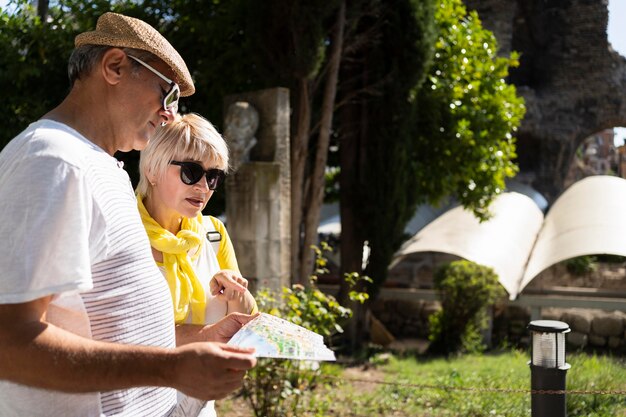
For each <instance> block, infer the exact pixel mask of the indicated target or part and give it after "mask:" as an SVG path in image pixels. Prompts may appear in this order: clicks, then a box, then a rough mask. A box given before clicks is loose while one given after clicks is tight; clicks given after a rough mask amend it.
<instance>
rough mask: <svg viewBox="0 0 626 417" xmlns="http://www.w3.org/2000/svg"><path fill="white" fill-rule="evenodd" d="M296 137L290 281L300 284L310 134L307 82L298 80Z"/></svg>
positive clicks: (292, 162) (293, 160)
mask: <svg viewBox="0 0 626 417" xmlns="http://www.w3.org/2000/svg"><path fill="white" fill-rule="evenodd" d="M297 94H298V97H297V101H296V103H297V108H296V116H295V118H296V129H297V130H296V134H295V135H294V136H293V138H292V140H291V281H292V283H294V284H295V283H302V282H304V281H306V277H304V276H301V275H300V253H301V252H300V243H301V240H302V239H301V232H300V230H301V229H300V224H301V222H302V208H303V204H302V200H303V193H302V190H303V187H304V171H305V168H306V162H307V148H308V146H309V136H310V132H311V99H310V97H309V80H308V79H306V78H300V80H299V83H298V91H297Z"/></svg>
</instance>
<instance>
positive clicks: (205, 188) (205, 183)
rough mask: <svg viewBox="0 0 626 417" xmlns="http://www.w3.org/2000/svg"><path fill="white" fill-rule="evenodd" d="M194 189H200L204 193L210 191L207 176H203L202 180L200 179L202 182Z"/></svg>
mask: <svg viewBox="0 0 626 417" xmlns="http://www.w3.org/2000/svg"><path fill="white" fill-rule="evenodd" d="M194 187H198V188H199V189H200V190H202V191H204V192H206V191H208V190H209V183H208V181H207V179H206V174H204V175H202V178H200V181H198V182H197V183H195V184H194Z"/></svg>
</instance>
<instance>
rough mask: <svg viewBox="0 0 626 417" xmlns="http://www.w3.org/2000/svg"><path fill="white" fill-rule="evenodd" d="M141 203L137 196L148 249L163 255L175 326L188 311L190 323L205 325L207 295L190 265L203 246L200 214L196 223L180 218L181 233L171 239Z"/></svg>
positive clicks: (183, 319) (169, 233)
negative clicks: (149, 247)
mask: <svg viewBox="0 0 626 417" xmlns="http://www.w3.org/2000/svg"><path fill="white" fill-rule="evenodd" d="M143 199H144V197H143V196H142V195H139V194H138V195H137V207H138V208H139V213H140V214H141V221H142V222H143V225H144V227H145V228H146V232H147V233H148V238H149V239H150V245H152V247H153V248H154V249H156V250H158V251H159V252H161V253H163V266H164V267H165V279H166V281H167V284H168V285H169V287H170V293H171V294H172V301H173V303H174V318H175V320H176V323H177V324H180V323H184V322H185V320H186V319H187V316H188V315H189V308H190V307H191V322H192V323H193V324H204V312H205V308H206V294H205V292H204V287H203V286H202V284H201V283H200V281H199V280H198V277H197V276H196V273H195V271H194V270H193V266H192V264H191V260H192V259H194V260H195V259H196V258H197V257H198V256H199V254H200V251H201V249H202V244H203V243H204V238H203V235H202V232H201V230H203V229H202V214H199V215H198V217H196V218H195V219H188V218H186V217H183V221H182V223H181V225H180V231H179V232H178V233H177V234H176V235H174V234H173V233H172V232H170V231H169V230H166V229H164V228H163V227H161V225H160V224H159V223H157V222H156V220H154V219H153V218H152V217H151V216H150V214H149V213H148V210H146V208H145V206H144V205H143ZM194 248H197V250H196V252H195V253H194V254H193V255H192V257H191V259H190V257H189V254H188V252H189V251H190V250H192V249H194Z"/></svg>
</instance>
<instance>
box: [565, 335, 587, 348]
mask: <svg viewBox="0 0 626 417" xmlns="http://www.w3.org/2000/svg"><path fill="white" fill-rule="evenodd" d="M566 339H567V343H568V344H570V345H571V346H574V347H577V348H584V347H585V346H587V343H588V342H589V337H588V336H587V333H581V332H571V333H568V334H567V335H566Z"/></svg>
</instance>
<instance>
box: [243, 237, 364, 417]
mask: <svg viewBox="0 0 626 417" xmlns="http://www.w3.org/2000/svg"><path fill="white" fill-rule="evenodd" d="M314 249H315V252H316V270H315V274H314V275H312V276H311V277H310V279H309V286H307V287H305V286H302V285H300V284H294V285H292V286H291V287H283V289H282V293H281V294H278V295H276V294H273V293H272V291H270V290H268V289H262V290H259V291H258V292H257V295H256V301H257V304H258V306H259V310H260V311H263V312H266V313H269V314H272V315H274V316H278V317H281V318H283V319H285V320H288V321H290V322H292V323H295V324H298V325H300V326H302V327H304V328H307V329H309V330H312V331H314V332H316V333H319V334H321V335H323V336H324V338H325V341H326V344H327V345H329V346H332V341H331V336H332V335H334V334H336V333H343V329H342V327H341V324H340V322H341V321H342V320H344V319H347V318H349V317H350V316H351V315H352V311H351V310H350V309H349V308H346V307H343V306H341V305H340V304H339V302H337V300H336V299H335V297H333V296H332V295H328V294H326V293H324V292H322V291H320V290H319V289H318V288H317V286H316V281H317V274H321V273H324V272H326V269H325V266H326V258H325V257H324V256H323V252H324V251H330V247H329V246H328V245H327V244H325V243H322V249H319V248H314ZM345 279H346V281H347V282H348V283H349V285H350V286H351V287H354V286H355V285H356V284H357V283H358V282H359V281H360V280H369V278H367V277H364V276H359V275H358V274H357V273H351V274H346V276H345ZM350 299H351V300H352V301H358V302H361V303H362V302H364V301H365V300H366V299H367V294H365V293H360V292H355V291H350ZM305 371H306V372H305ZM320 375H321V370H320V367H319V364H318V363H317V362H312V361H295V360H282V359H269V358H268V359H263V358H260V359H259V360H258V362H257V366H256V367H255V368H254V369H252V370H251V371H249V372H248V375H247V377H246V379H245V381H244V387H243V395H244V397H245V398H246V399H247V400H248V402H249V403H250V405H251V406H252V408H253V410H254V415H255V416H256V417H281V416H292V415H293V416H297V415H300V413H301V411H302V410H303V409H305V408H306V404H303V401H302V400H303V398H304V395H305V393H307V392H308V391H310V390H312V389H313V388H315V386H316V385H317V382H318V378H319V376H320Z"/></svg>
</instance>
